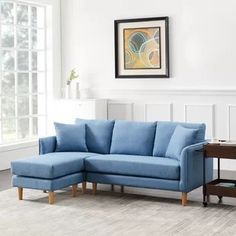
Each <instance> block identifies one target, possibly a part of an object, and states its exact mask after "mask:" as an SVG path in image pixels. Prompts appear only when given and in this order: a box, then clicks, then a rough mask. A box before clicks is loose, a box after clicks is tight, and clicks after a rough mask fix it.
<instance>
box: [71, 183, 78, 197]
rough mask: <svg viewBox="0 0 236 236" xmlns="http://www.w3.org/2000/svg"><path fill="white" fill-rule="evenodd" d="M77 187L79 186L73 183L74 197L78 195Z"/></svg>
mask: <svg viewBox="0 0 236 236" xmlns="http://www.w3.org/2000/svg"><path fill="white" fill-rule="evenodd" d="M77 188H78V186H77V184H73V185H72V197H76V194H77Z"/></svg>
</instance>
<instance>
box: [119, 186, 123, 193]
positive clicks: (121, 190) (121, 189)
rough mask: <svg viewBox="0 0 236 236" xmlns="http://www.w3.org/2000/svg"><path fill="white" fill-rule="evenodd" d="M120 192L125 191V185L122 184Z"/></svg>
mask: <svg viewBox="0 0 236 236" xmlns="http://www.w3.org/2000/svg"><path fill="white" fill-rule="evenodd" d="M120 192H121V193H124V185H121V186H120Z"/></svg>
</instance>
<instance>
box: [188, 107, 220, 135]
mask: <svg viewBox="0 0 236 236" xmlns="http://www.w3.org/2000/svg"><path fill="white" fill-rule="evenodd" d="M184 121H185V122H193V123H197V122H198V123H199V122H203V123H205V124H206V137H207V138H215V133H216V132H215V104H184Z"/></svg>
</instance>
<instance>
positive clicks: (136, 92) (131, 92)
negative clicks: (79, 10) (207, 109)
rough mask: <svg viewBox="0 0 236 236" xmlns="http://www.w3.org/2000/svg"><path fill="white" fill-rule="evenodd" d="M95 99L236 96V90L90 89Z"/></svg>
mask: <svg viewBox="0 0 236 236" xmlns="http://www.w3.org/2000/svg"><path fill="white" fill-rule="evenodd" d="M89 94H91V95H92V96H93V97H95V98H97V97H104V96H105V97H106V98H107V97H109V98H112V97H117V98H118V97H119V98H121V97H129V98H130V97H135V96H157V95H175V96H236V89H191V88H190V89H96V88H90V89H89Z"/></svg>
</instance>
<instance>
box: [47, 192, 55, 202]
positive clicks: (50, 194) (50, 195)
mask: <svg viewBox="0 0 236 236" xmlns="http://www.w3.org/2000/svg"><path fill="white" fill-rule="evenodd" d="M54 202H55V194H54V192H48V203H49V204H53V203H54Z"/></svg>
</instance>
